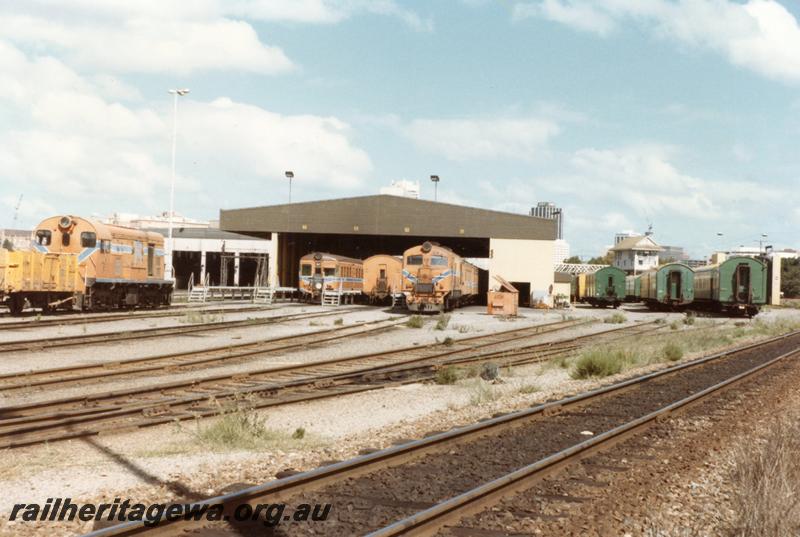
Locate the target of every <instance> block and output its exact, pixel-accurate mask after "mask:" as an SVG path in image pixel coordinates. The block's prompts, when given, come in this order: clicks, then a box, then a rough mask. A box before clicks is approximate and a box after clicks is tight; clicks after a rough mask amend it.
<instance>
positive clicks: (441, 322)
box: [436, 313, 450, 330]
mask: <svg viewBox="0 0 800 537" xmlns="http://www.w3.org/2000/svg"><path fill="white" fill-rule="evenodd" d="M448 324H450V314H449V313H440V314H439V318H438V319H437V320H436V330H445V329H447V325H448Z"/></svg>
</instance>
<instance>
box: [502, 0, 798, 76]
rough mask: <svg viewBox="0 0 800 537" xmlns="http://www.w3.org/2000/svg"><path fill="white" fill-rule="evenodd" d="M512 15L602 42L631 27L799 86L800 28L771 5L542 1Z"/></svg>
mask: <svg viewBox="0 0 800 537" xmlns="http://www.w3.org/2000/svg"><path fill="white" fill-rule="evenodd" d="M514 15H515V17H516V18H517V19H520V18H527V17H543V18H546V19H549V20H552V21H556V22H559V23H561V24H565V25H568V26H570V27H573V28H575V29H577V30H581V31H588V32H592V33H595V34H598V35H602V36H606V35H609V34H610V33H612V32H613V31H614V30H615V29H617V28H618V27H620V26H621V25H623V24H626V23H629V22H634V23H638V24H641V25H644V26H645V27H647V28H649V29H650V30H651V31H652V32H653V33H654V34H655V35H657V36H659V37H663V38H668V39H673V40H675V41H678V42H681V43H686V44H689V45H692V46H698V47H706V48H710V49H713V50H716V51H718V52H720V53H721V54H723V55H725V56H726V57H727V58H728V59H729V61H730V62H731V63H733V64H734V65H738V66H741V67H744V68H747V69H750V70H752V71H755V72H757V73H760V74H762V75H764V76H767V77H770V78H776V79H781V80H788V81H792V82H800V55H798V54H797V51H798V50H800V25H798V22H797V19H796V18H795V17H794V15H792V13H790V12H789V11H788V10H787V9H786V8H785V7H784V6H782V5H781V4H780V3H778V2H777V1H775V0H748V1H747V2H745V3H740V2H734V1H732V0H678V1H669V0H649V1H646V2H644V1H641V0H542V1H540V2H535V3H519V4H517V5H516V6H515V9H514Z"/></svg>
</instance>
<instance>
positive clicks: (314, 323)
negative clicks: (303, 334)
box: [308, 321, 322, 326]
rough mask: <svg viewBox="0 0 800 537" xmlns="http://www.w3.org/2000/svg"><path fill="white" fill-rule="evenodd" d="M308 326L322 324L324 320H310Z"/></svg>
mask: <svg viewBox="0 0 800 537" xmlns="http://www.w3.org/2000/svg"><path fill="white" fill-rule="evenodd" d="M308 326H322V321H308Z"/></svg>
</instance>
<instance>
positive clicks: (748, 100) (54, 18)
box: [0, 0, 800, 257]
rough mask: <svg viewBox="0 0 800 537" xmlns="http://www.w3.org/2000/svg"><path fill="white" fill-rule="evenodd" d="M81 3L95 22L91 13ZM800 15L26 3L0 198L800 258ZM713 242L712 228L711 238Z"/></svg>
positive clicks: (7, 105) (233, 1) (10, 65)
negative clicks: (529, 216)
mask: <svg viewBox="0 0 800 537" xmlns="http://www.w3.org/2000/svg"><path fill="white" fill-rule="evenodd" d="M98 6H100V7H98ZM798 15H800V11H798V8H797V6H796V5H795V4H790V3H779V2H775V1H770V0H749V1H746V2H741V1H740V2H734V1H731V0H676V1H673V0H605V1H602V2H601V1H592V0H543V1H533V0H531V1H527V2H522V1H521V2H513V1H503V2H499V1H495V2H491V1H488V0H486V1H481V0H469V1H467V0H463V1H455V0H451V1H444V0H438V1H428V2H400V1H399V0H397V1H393V0H376V1H372V2H370V1H365V0H272V1H267V0H228V1H222V0H197V1H196V2H170V1H156V0H142V1H140V2H123V1H122V0H109V1H106V2H102V3H98V2H93V1H90V0H74V1H72V2H57V1H54V0H31V1H29V2H26V3H25V5H24V7H23V6H21V5H15V6H12V5H11V3H9V4H5V5H4V6H2V7H0V65H3V69H2V70H0V204H2V206H3V209H4V211H3V214H4V215H5V216H4V217H3V220H4V221H3V222H0V225H3V226H10V225H11V224H12V221H11V220H12V216H11V215H12V212H13V211H12V207H13V206H14V205H15V203H16V200H17V197H18V196H19V195H20V194H24V198H23V201H22V206H21V208H20V216H19V221H18V226H20V227H22V226H32V225H34V224H35V223H36V222H38V221H39V220H40V219H42V218H44V217H46V216H49V215H51V214H57V213H65V212H69V213H73V214H84V215H92V214H95V215H106V214H109V213H112V212H131V213H140V214H153V213H157V212H160V211H164V210H166V208H167V206H168V185H169V177H170V135H171V126H172V115H171V114H172V107H171V105H172V103H171V97H170V96H169V95H168V94H167V93H166V89H167V88H171V87H188V88H190V89H191V93H190V94H189V95H188V96H187V97H184V98H182V99H181V102H180V104H179V136H178V150H177V172H178V183H177V184H178V187H177V189H178V196H177V204H176V210H177V211H179V212H181V213H184V214H186V215H187V216H191V217H196V218H213V217H215V216H216V215H217V212H218V210H219V208H233V207H240V206H252V205H259V204H271V203H281V202H285V201H286V199H287V195H288V188H287V185H286V179H285V178H284V177H283V171H284V170H286V169H292V170H293V171H294V172H295V182H294V192H293V198H294V199H295V200H307V199H320V198H328V197H336V196H352V195H363V194H372V193H376V192H377V191H378V189H379V188H380V187H381V186H384V185H388V184H389V182H390V181H392V180H396V179H410V180H420V181H422V183H423V195H424V197H432V188H430V183H429V182H428V181H427V177H428V176H429V175H430V174H432V173H435V174H438V175H439V176H440V177H441V183H440V188H439V197H440V199H441V200H444V201H452V202H455V203H463V204H468V205H473V206H479V207H487V208H495V209H500V210H508V211H513V212H527V210H528V208H529V207H530V206H531V205H533V204H535V203H536V202H537V201H542V200H548V201H553V202H555V203H557V204H559V205H561V206H562V207H564V210H565V233H566V238H567V240H568V241H569V242H570V243H571V244H572V249H573V252H575V253H579V254H582V255H586V256H591V255H596V254H600V253H602V251H603V249H604V247H605V246H607V245H608V244H609V243H610V242H611V239H612V237H613V234H614V233H615V232H616V231H621V230H628V229H633V230H643V229H645V228H646V227H647V225H648V224H650V223H652V224H653V226H654V229H655V231H656V238H657V239H658V240H659V241H661V242H662V243H668V244H678V245H683V246H685V247H687V249H688V250H689V252H690V253H691V254H692V255H693V256H695V257H699V256H703V255H706V254H707V253H708V252H709V251H710V250H711V249H714V248H718V247H723V246H724V247H735V246H739V245H740V244H744V245H754V244H755V242H754V241H756V240H757V239H758V238H759V237H760V235H761V234H762V233H767V234H768V235H769V240H768V242H770V243H772V244H774V245H775V246H776V247H796V246H800V245H799V244H798V241H797V240H796V238H795V230H796V229H797V226H798V224H800V210H799V209H798V201H800V200H798V198H799V197H800V196H798V194H797V185H798V172H800V152H799V151H798V144H797V139H798V134H800V132H798V131H799V130H800V129H798V119H800V92H798V89H800V27H798ZM717 232H723V233H724V237H723V238H722V239H720V238H718V237H717Z"/></svg>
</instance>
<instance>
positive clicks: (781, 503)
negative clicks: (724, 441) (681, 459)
mask: <svg viewBox="0 0 800 537" xmlns="http://www.w3.org/2000/svg"><path fill="white" fill-rule="evenodd" d="M798 452H800V423H798V422H797V421H788V420H787V421H775V422H773V423H772V424H771V426H770V427H769V429H768V431H767V434H766V436H765V437H764V438H763V440H762V441H760V442H752V441H749V442H743V443H741V444H740V445H739V446H738V447H737V448H736V450H735V455H734V466H733V470H732V472H731V481H732V483H733V485H734V486H733V487H732V488H733V498H732V503H733V505H732V507H733V512H734V513H736V518H735V520H734V521H733V523H732V527H731V528H730V529H729V531H728V534H729V535H730V536H731V537H733V536H736V537H761V536H765V535H770V536H773V537H795V536H797V535H798V534H800V458H798V457H797V453H798Z"/></svg>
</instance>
